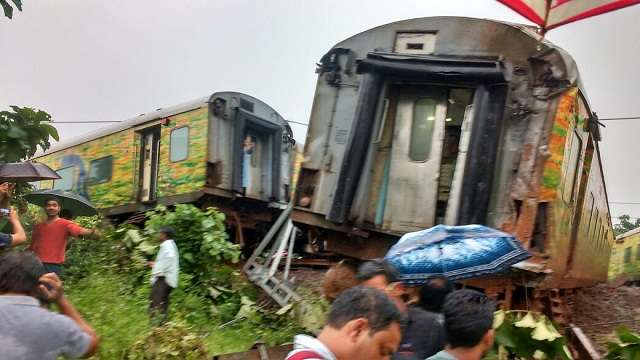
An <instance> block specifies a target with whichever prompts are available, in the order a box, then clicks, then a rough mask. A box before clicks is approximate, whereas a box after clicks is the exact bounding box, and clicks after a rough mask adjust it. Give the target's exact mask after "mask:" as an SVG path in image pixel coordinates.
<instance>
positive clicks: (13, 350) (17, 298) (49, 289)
mask: <svg viewBox="0 0 640 360" xmlns="http://www.w3.org/2000/svg"><path fill="white" fill-rule="evenodd" d="M39 299H44V300H46V301H48V302H50V303H53V304H56V306H57V307H58V309H59V311H60V313H59V314H58V313H55V312H52V311H49V310H47V309H44V308H42V307H41V306H40V302H39ZM98 342H99V338H98V336H97V335H96V333H95V331H94V330H93V329H92V328H91V326H90V325H89V324H87V323H86V322H85V321H84V319H83V318H82V316H81V315H80V313H79V312H78V311H77V310H76V309H75V308H74V306H73V305H72V304H71V302H69V300H67V299H66V298H65V296H64V294H63V291H62V282H61V281H60V279H59V278H58V277H57V276H56V274H54V273H49V274H44V266H43V265H42V263H41V262H40V260H39V259H38V257H37V256H36V255H35V254H33V253H31V252H15V251H11V252H8V253H5V254H4V255H2V256H1V257H0V349H2V355H0V357H1V358H2V359H3V360H20V359H43V360H55V359H57V358H58V357H59V356H63V357H65V358H71V359H75V358H79V357H89V356H91V355H92V354H93V353H94V352H95V351H96V349H97V348H98Z"/></svg>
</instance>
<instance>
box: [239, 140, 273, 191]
mask: <svg viewBox="0 0 640 360" xmlns="http://www.w3.org/2000/svg"><path fill="white" fill-rule="evenodd" d="M268 148H269V138H268V137H265V136H261V135H260V134H258V133H257V132H255V131H247V132H246V135H245V140H244V144H243V159H242V171H243V173H242V187H243V191H244V193H245V196H248V197H252V198H258V199H263V198H264V197H265V190H267V189H269V182H270V179H269V176H268V175H269V174H270V171H269V169H270V168H271V166H272V165H271V161H270V159H269V158H268V154H269V151H268Z"/></svg>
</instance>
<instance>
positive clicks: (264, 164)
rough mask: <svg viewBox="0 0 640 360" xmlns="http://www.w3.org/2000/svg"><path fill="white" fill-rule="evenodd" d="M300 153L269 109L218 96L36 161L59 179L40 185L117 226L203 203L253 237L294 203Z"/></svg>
mask: <svg viewBox="0 0 640 360" xmlns="http://www.w3.org/2000/svg"><path fill="white" fill-rule="evenodd" d="M294 144H295V142H294V140H293V138H292V132H291V129H290V128H289V125H288V124H287V122H286V120H285V119H284V118H283V117H282V116H281V115H280V114H278V112H277V111H276V110H274V109H273V108H272V107H270V106H269V105H268V104H266V103H264V102H263V101H261V100H259V99H256V98H254V97H252V96H249V95H246V94H242V93H238V92H230V91H221V92H215V93H213V94H211V95H209V96H206V97H203V98H200V99H197V100H194V101H191V102H188V103H185V104H181V105H177V106H172V107H167V108H164V109H157V110H156V111H153V112H150V113H148V114H142V115H140V116H137V117H134V118H131V119H128V120H125V121H122V122H120V123H118V124H115V125H112V126H108V127H105V128H103V129H100V130H97V131H95V132H93V133H89V134H88V135H87V136H85V137H82V138H79V139H75V140H71V141H68V142H62V143H59V144H57V145H55V146H53V147H52V148H51V149H49V150H48V151H47V152H46V153H43V154H39V155H37V156H36V157H35V160H37V161H39V162H42V163H45V164H47V165H49V166H50V167H52V168H53V169H55V170H56V171H57V172H58V174H59V175H60V176H61V177H62V179H60V180H55V181H42V182H39V183H38V184H36V186H37V187H38V188H40V189H59V190H67V191H73V192H76V193H79V194H81V195H83V196H85V197H86V198H88V199H89V200H90V201H92V202H93V204H95V205H96V206H97V207H98V208H99V209H100V211H101V212H102V213H103V214H105V215H107V216H109V217H111V218H112V219H115V220H116V221H125V220H132V218H131V217H132V216H133V220H136V219H137V221H142V220H144V214H143V212H144V211H145V210H148V209H150V208H153V207H155V206H156V205H158V204H163V205H173V204H179V203H196V204H198V205H200V206H204V207H206V206H209V205H213V206H216V207H218V208H220V209H221V210H222V211H224V212H225V213H227V215H228V216H227V220H228V221H229V222H231V223H232V224H233V225H235V226H236V228H255V227H256V226H257V224H260V223H263V224H265V226H267V224H269V223H270V222H271V221H272V217H273V216H276V215H277V214H278V213H279V212H280V209H279V208H281V207H283V206H284V205H285V204H286V203H287V202H288V201H289V199H290V196H291V187H290V184H291V181H290V180H291V171H292V163H293V161H294V159H295V151H294ZM274 205H275V206H274ZM236 237H237V240H239V241H242V239H243V237H242V231H238V232H236Z"/></svg>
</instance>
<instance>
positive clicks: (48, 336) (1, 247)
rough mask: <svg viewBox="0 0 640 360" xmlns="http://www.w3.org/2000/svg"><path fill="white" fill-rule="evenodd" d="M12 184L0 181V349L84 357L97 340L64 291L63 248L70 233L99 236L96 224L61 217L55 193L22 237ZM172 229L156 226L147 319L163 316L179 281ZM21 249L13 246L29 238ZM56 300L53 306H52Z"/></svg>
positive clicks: (26, 355) (8, 353)
mask: <svg viewBox="0 0 640 360" xmlns="http://www.w3.org/2000/svg"><path fill="white" fill-rule="evenodd" d="M12 191H13V186H12V185H10V184H8V183H2V184H0V209H4V210H5V211H3V213H0V220H2V218H6V219H7V220H8V221H7V222H8V223H9V224H10V233H2V232H0V349H2V350H4V351H3V352H2V354H1V355H0V358H1V359H6V360H14V359H15V360H31V359H38V360H40V359H45V360H46V359H52V360H54V359H58V357H59V356H63V357H65V358H79V357H89V356H91V355H93V354H94V353H95V352H96V350H97V348H98V344H99V342H100V338H99V337H98V335H97V334H96V332H95V330H94V329H93V328H92V327H91V326H90V325H89V324H88V323H87V322H86V321H85V320H84V319H83V317H82V316H81V315H80V313H79V312H78V311H77V310H76V309H75V307H74V306H73V304H72V303H71V302H70V301H69V300H68V299H67V298H66V297H65V296H64V290H63V284H62V281H61V278H63V277H64V263H65V252H66V249H67V240H68V239H69V237H79V236H83V237H93V238H99V237H100V233H99V232H98V231H97V230H96V229H86V228H83V227H81V226H79V225H78V224H76V223H75V222H73V221H71V220H70V219H65V218H62V217H60V214H61V212H62V211H63V209H62V206H61V205H62V204H61V201H60V199H59V198H55V197H52V198H49V199H47V200H46V201H45V202H44V204H43V205H44V206H43V208H44V212H45V214H46V219H45V220H44V221H43V222H40V223H38V224H36V225H35V226H34V227H33V231H32V235H31V239H28V238H27V235H26V233H25V231H24V228H23V226H22V224H21V222H20V218H19V215H18V213H17V211H16V210H14V209H12V208H11V207H10V206H9V200H10V198H11V193H12ZM173 236H174V231H173V229H171V228H163V229H161V230H160V231H159V234H158V238H159V240H160V241H161V244H160V249H159V251H158V255H157V257H156V261H155V262H150V263H149V266H150V267H151V279H150V281H151V284H152V286H151V294H150V305H149V312H150V318H151V321H152V323H154V324H159V323H163V322H164V321H166V319H167V313H168V307H169V297H170V294H171V290H172V289H173V288H175V287H177V286H178V275H179V260H178V257H179V255H178V248H177V246H176V244H175V241H174V240H173ZM29 240H30V243H29V246H28V248H27V249H26V250H25V251H16V250H13V249H12V248H13V247H16V246H18V245H21V244H25V243H27V242H29ZM52 305H55V307H57V309H58V312H54V311H51V310H50V309H51V306H52Z"/></svg>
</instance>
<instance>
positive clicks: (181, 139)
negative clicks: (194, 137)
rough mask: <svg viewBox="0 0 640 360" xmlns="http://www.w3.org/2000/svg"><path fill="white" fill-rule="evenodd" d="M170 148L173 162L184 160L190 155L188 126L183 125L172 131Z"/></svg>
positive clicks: (170, 156)
mask: <svg viewBox="0 0 640 360" xmlns="http://www.w3.org/2000/svg"><path fill="white" fill-rule="evenodd" d="M169 148H170V149H169V153H170V155H169V158H170V160H171V162H177V161H182V160H185V159H186V158H187V157H189V127H188V126H183V127H180V128H177V129H173V130H172V131H171V136H170V141H169Z"/></svg>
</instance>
